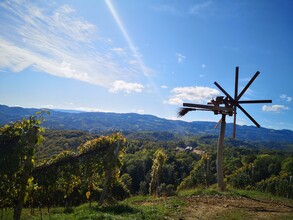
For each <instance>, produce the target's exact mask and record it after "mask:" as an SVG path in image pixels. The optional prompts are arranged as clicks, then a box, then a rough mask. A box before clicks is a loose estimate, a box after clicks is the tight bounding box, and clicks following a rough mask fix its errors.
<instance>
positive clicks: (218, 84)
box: [214, 82, 235, 102]
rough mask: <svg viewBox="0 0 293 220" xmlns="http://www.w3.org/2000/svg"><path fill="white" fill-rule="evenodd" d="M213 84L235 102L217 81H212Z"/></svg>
mask: <svg viewBox="0 0 293 220" xmlns="http://www.w3.org/2000/svg"><path fill="white" fill-rule="evenodd" d="M214 84H215V85H216V86H217V87H218V88H219V89H220V90H221V91H222V92H223V93H224V94H225V95H226V96H227V97H228V98H229V99H231V100H232V102H235V100H234V99H233V98H232V97H231V96H230V95H229V93H228V92H226V91H225V89H223V88H222V87H221V86H220V85H219V84H218V83H217V82H214Z"/></svg>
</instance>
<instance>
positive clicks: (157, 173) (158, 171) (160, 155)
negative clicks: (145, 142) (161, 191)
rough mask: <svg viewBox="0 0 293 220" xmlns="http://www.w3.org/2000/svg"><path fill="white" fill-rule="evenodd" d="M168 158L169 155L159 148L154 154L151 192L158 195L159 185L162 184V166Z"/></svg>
mask: <svg viewBox="0 0 293 220" xmlns="http://www.w3.org/2000/svg"><path fill="white" fill-rule="evenodd" d="M166 159H167V155H166V154H165V153H164V151H163V150H162V149H158V150H157V151H156V152H155V154H154V160H153V165H152V170H151V183H150V194H152V195H158V187H159V186H160V185H161V179H162V168H163V165H164V163H165V161H166Z"/></svg>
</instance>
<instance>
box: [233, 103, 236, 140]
mask: <svg viewBox="0 0 293 220" xmlns="http://www.w3.org/2000/svg"><path fill="white" fill-rule="evenodd" d="M235 109H236V108H235ZM235 137H236V112H234V122H233V138H234V139H235Z"/></svg>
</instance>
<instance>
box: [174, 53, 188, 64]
mask: <svg viewBox="0 0 293 220" xmlns="http://www.w3.org/2000/svg"><path fill="white" fill-rule="evenodd" d="M175 55H176V58H177V62H178V63H182V62H183V61H184V60H185V59H186V56H184V55H182V54H181V53H176V54H175Z"/></svg>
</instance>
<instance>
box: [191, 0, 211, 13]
mask: <svg viewBox="0 0 293 220" xmlns="http://www.w3.org/2000/svg"><path fill="white" fill-rule="evenodd" d="M211 4H212V2H211V1H206V2H203V3H198V4H195V5H193V6H192V7H191V8H190V9H189V13H190V14H191V15H199V14H200V13H201V12H202V11H203V10H204V9H206V8H208V7H209V6H210V5H211Z"/></svg>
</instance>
